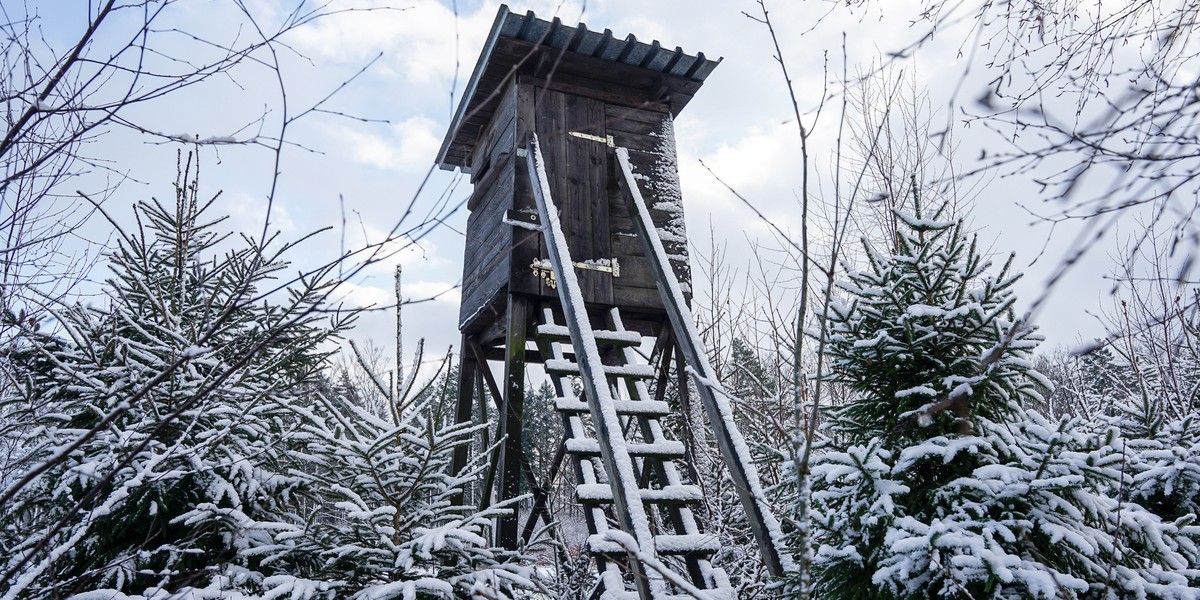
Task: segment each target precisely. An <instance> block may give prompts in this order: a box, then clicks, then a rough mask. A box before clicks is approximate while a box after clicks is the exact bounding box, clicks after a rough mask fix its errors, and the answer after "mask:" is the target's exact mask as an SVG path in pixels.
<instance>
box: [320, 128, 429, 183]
mask: <svg viewBox="0 0 1200 600" xmlns="http://www.w3.org/2000/svg"><path fill="white" fill-rule="evenodd" d="M441 129H442V125H441V124H439V123H437V122H435V121H434V120H433V119H430V118H428V117H424V116H417V117H412V118H410V119H406V120H404V121H401V122H399V123H395V124H393V125H392V126H390V127H388V128H387V129H386V131H385V133H384V134H382V135H381V134H379V133H375V132H372V131H367V130H366V129H362V128H352V127H338V128H337V129H336V131H335V133H334V135H335V136H336V137H339V138H341V139H340V140H339V142H338V143H339V145H341V146H344V147H346V148H347V150H346V153H347V154H349V155H350V156H352V157H353V158H354V160H355V161H357V162H360V163H363V164H368V165H372V166H375V167H379V168H381V169H397V170H402V171H416V170H420V171H424V170H425V169H428V168H429V165H430V164H432V163H433V158H434V157H435V156H437V151H438V148H439V147H441V143H442V138H441V135H440V134H441Z"/></svg>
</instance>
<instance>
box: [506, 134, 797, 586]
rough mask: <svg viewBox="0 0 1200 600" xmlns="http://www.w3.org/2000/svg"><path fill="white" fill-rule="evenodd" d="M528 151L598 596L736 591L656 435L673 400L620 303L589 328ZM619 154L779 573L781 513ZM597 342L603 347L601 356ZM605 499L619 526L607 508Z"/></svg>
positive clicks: (625, 186)
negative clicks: (558, 308)
mask: <svg viewBox="0 0 1200 600" xmlns="http://www.w3.org/2000/svg"><path fill="white" fill-rule="evenodd" d="M525 155H526V164H527V167H528V169H529V175H530V181H531V183H532V186H531V187H532V188H533V195H534V199H535V201H536V204H537V207H538V213H539V216H540V217H541V222H542V225H541V228H540V231H541V233H542V235H543V236H544V238H545V241H546V248H547V256H548V258H549V261H550V263H551V265H552V268H553V271H554V275H555V277H556V279H557V282H558V284H557V289H558V294H559V299H560V301H561V305H562V314H563V320H564V321H565V322H564V323H562V324H560V323H556V322H555V320H554V313H553V311H551V310H549V309H545V310H543V319H542V323H541V325H540V326H539V327H538V328H537V342H538V345H539V347H540V349H541V352H542V355H543V356H544V357H545V358H546V365H545V366H546V370H547V373H548V374H549V375H550V376H551V380H552V383H553V386H554V389H555V392H556V395H557V399H556V408H557V409H558V411H559V413H560V414H561V416H562V421H563V426H564V429H565V433H566V440H567V441H566V447H567V450H568V452H570V453H571V455H572V457H573V459H574V465H575V471H576V480H577V482H578V487H577V488H576V498H577V499H578V500H579V502H580V504H582V505H583V506H584V510H585V517H586V521H587V524H588V529H589V532H590V535H589V538H588V548H589V550H590V551H591V552H592V553H593V555H594V556H595V558H596V564H597V567H598V570H599V573H600V581H599V584H598V587H597V590H596V591H597V594H595V595H596V596H598V597H599V598H602V599H618V598H640V599H642V600H652V599H668V598H692V597H699V598H712V599H714V600H715V599H717V598H733V594H734V592H733V590H732V589H731V587H730V585H729V580H728V577H727V576H726V574H725V572H724V570H722V569H720V568H718V567H714V566H713V565H712V564H711V563H710V562H709V558H710V557H711V556H712V555H713V554H714V553H716V552H717V551H718V550H719V549H720V544H719V540H717V539H716V538H715V537H714V536H711V535H705V534H704V533H702V532H701V531H700V529H699V527H698V526H697V523H696V519H695V517H694V515H693V514H692V511H691V509H690V508H689V506H688V505H689V503H694V502H696V501H698V500H700V499H701V492H700V490H699V488H697V487H696V486H693V485H686V484H685V483H684V482H683V479H682V478H681V477H680V474H679V467H680V464H679V461H681V460H683V458H684V445H683V444H682V443H681V442H679V441H675V440H670V439H668V438H667V437H666V436H665V435H664V434H663V429H662V426H661V423H660V422H659V418H660V417H662V416H665V415H666V414H668V413H669V409H668V407H667V405H666V403H664V402H661V401H655V400H652V399H651V397H650V395H649V392H648V389H647V385H646V380H649V379H653V378H654V376H655V373H654V369H653V368H652V367H651V366H650V365H649V364H647V363H646V361H644V360H642V359H641V357H640V356H639V354H638V352H637V351H636V348H637V347H639V346H641V345H642V344H643V338H642V337H641V335H639V334H638V333H637V332H633V331H628V330H626V329H625V327H624V324H623V322H622V319H621V315H620V313H619V311H618V310H616V309H611V310H610V311H609V313H608V315H607V321H608V323H606V324H605V325H606V326H607V327H608V328H607V329H602V328H596V327H593V326H592V324H591V322H590V319H589V316H588V313H587V310H586V308H585V306H584V301H583V295H582V290H581V289H580V286H579V282H578V279H577V277H576V276H575V270H574V268H573V264H574V263H573V262H572V260H571V256H570V252H569V249H568V248H567V243H566V238H565V236H564V235H563V232H562V228H561V225H560V221H559V216H558V210H557V208H556V207H555V205H554V203H553V201H552V199H551V197H550V188H549V185H548V182H547V181H546V174H545V168H544V164H545V162H544V161H543V159H542V156H541V149H540V147H539V144H538V140H537V137H536V136H535V135H531V136H530V139H529V143H528V147H527V149H526V151H525ZM616 155H617V159H618V163H619V165H620V169H621V174H620V176H619V177H618V181H619V182H620V183H621V186H622V191H623V192H624V194H625V198H626V201H627V202H628V203H629V204H630V212H631V213H632V214H633V220H634V223H635V226H636V227H637V228H638V230H639V231H638V233H639V235H640V236H641V237H642V238H643V242H644V248H645V249H646V253H647V260H648V262H649V264H650V267H651V268H652V269H654V270H655V276H656V280H657V284H658V287H659V291H660V293H661V295H662V297H663V302H664V305H665V306H666V309H667V313H668V317H669V318H670V321H671V325H672V330H673V333H674V336H675V339H676V341H677V343H678V344H679V350H680V353H681V355H682V356H683V357H684V359H685V362H686V363H687V364H688V370H689V372H691V374H692V375H693V377H695V378H696V381H697V388H698V393H699V395H700V398H701V400H702V402H703V404H704V407H705V411H706V413H708V416H709V422H710V425H711V426H712V427H713V433H714V434H715V437H716V439H717V444H718V447H719V449H720V450H721V453H722V456H723V458H724V460H725V463H726V465H727V466H728V467H729V469H730V475H731V477H732V479H733V482H734V485H735V488H738V493H739V495H740V496H741V499H742V504H743V506H744V508H745V509H746V513H747V518H748V520H749V522H750V525H751V529H752V530H753V532H754V534H755V537H756V539H757V540H758V543H759V547H760V550H761V551H762V554H763V558H764V561H765V562H766V564H767V567H768V569H769V570H770V572H771V573H772V574H775V575H780V574H782V572H783V566H782V562H781V559H782V558H783V555H782V554H781V553H780V552H779V548H780V547H782V539H781V534H780V533H779V525H778V522H776V521H775V519H774V517H773V516H772V515H771V513H770V509H769V506H768V505H767V503H766V500H765V498H764V496H763V493H762V489H761V487H760V486H759V483H758V477H757V474H756V472H755V469H754V465H753V464H752V462H751V459H750V456H749V451H748V448H747V447H746V445H745V442H744V441H743V440H742V438H741V435H740V434H739V433H738V432H737V429H736V427H735V426H734V424H733V417H732V409H731V407H730V406H729V404H728V401H727V398H726V397H724V395H723V392H721V390H720V386H719V384H717V383H716V377H715V376H714V375H713V371H712V368H711V366H709V365H708V362H707V359H705V358H704V356H703V352H702V351H701V350H700V340H699V335H698V334H697V333H696V331H695V329H694V325H692V323H691V315H690V314H689V313H688V312H687V308H686V305H685V304H684V301H683V297H682V295H681V293H680V291H679V286H678V282H677V280H676V279H675V275H674V272H673V271H671V270H670V267H669V265H668V264H667V258H666V253H665V252H664V251H663V248H662V244H661V241H660V240H659V239H658V236H657V231H655V230H654V229H653V226H652V224H651V223H650V219H649V213H648V211H647V210H646V207H645V202H644V200H643V199H642V197H641V194H640V192H639V191H638V189H637V187H636V184H635V182H634V176H633V172H632V169H631V167H630V165H629V160H628V151H626V150H625V149H623V148H617V149H616ZM601 348H604V349H605V350H606V352H605V353H604V354H601ZM568 349H569V350H570V351H571V354H570V355H568ZM606 359H607V360H606ZM564 377H578V378H579V380H580V381H581V382H582V385H583V392H584V398H583V399H582V400H581V399H579V398H576V397H575V396H574V394H573V393H572V388H571V386H570V385H564V381H563V378H564ZM609 506H611V507H612V512H613V514H614V516H615V521H616V523H615V524H613V525H615V527H613V526H610V523H609V519H608V518H607V516H606V515H607V513H606V510H605V509H606V507H609ZM664 557H672V558H668V559H666V560H664ZM675 557H678V558H675ZM680 559H682V563H683V564H682V567H683V568H682V569H681V568H679V567H680V565H679V563H680Z"/></svg>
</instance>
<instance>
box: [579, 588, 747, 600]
mask: <svg viewBox="0 0 1200 600" xmlns="http://www.w3.org/2000/svg"><path fill="white" fill-rule="evenodd" d="M700 591H701V592H702V593H703V595H702V596H700V598H699V600H734V599H735V598H736V597H737V596H735V595H734V590H732V589H729V588H725V589H717V590H700ZM654 598H655V600H697V598H696V596H693V595H691V594H670V595H667V596H655V597H654ZM599 600H639V598H638V593H637V592H630V591H627V590H606V591H605V592H604V593H603V594H600V599H599Z"/></svg>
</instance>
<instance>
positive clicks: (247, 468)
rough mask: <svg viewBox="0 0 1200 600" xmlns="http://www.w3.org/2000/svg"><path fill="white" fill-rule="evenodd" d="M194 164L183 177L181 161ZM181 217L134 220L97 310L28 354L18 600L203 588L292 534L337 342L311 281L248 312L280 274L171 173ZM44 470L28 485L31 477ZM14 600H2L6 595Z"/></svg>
mask: <svg viewBox="0 0 1200 600" xmlns="http://www.w3.org/2000/svg"><path fill="white" fill-rule="evenodd" d="M189 166H190V164H189ZM175 196H176V197H175V202H174V205H173V206H171V205H166V206H164V205H163V204H161V203H159V202H158V201H154V202H148V203H140V204H138V205H137V206H135V215H136V217H137V222H138V229H137V231H135V232H133V233H132V234H127V235H121V236H120V237H119V238H118V243H117V247H116V249H114V250H113V252H112V253H111V255H110V261H111V263H110V264H111V269H112V272H113V277H112V278H111V279H109V280H108V281H107V282H106V285H105V288H104V296H105V299H106V301H107V302H106V306H102V307H86V306H81V305H76V306H71V307H67V308H64V309H62V310H59V311H56V317H57V325H58V327H59V330H58V331H56V332H54V333H44V334H42V335H41V337H40V338H37V339H36V340H35V343H34V350H32V351H31V354H33V355H34V356H36V358H37V360H38V361H40V362H38V363H36V364H34V365H33V366H32V367H31V368H32V369H33V372H32V374H31V381H30V385H29V388H28V395H29V399H28V405H29V406H36V407H38V408H37V410H36V411H32V412H31V414H29V415H28V417H29V418H30V419H31V420H34V421H35V422H36V423H37V425H38V426H37V428H35V429H33V430H31V431H30V432H29V434H28V435H29V436H31V440H36V442H33V441H31V443H29V444H27V447H30V448H32V450H31V451H30V453H29V454H28V455H27V456H25V457H24V464H26V465H27V466H28V467H29V468H30V469H42V472H41V473H40V475H38V476H37V477H34V478H33V479H32V480H31V481H30V484H29V485H26V486H24V487H23V488H22V489H21V490H20V491H19V493H17V494H16V496H15V497H14V498H13V499H12V502H11V504H9V505H7V506H6V507H5V508H6V509H5V511H4V514H2V515H0V520H2V522H3V535H4V538H5V539H4V547H5V549H6V550H7V552H6V555H5V557H4V559H3V560H4V561H5V569H6V570H9V571H15V572H16V573H19V576H18V577H16V578H15V579H10V580H7V581H5V582H4V583H3V584H0V585H3V589H4V591H6V592H7V593H8V596H12V597H29V598H42V597H50V596H53V597H61V596H66V595H70V594H71V593H73V592H80V591H86V590H93V589H112V590H117V591H124V592H137V593H141V592H142V591H144V590H155V589H161V590H165V591H169V592H173V591H177V590H181V589H185V588H203V587H205V586H208V585H210V584H211V583H212V582H213V581H214V578H215V577H217V576H218V575H219V574H221V573H222V572H223V569H224V567H226V566H227V565H231V564H239V565H242V566H243V567H245V568H248V569H251V570H252V571H257V570H258V569H259V568H260V567H262V565H261V564H260V563H261V559H260V555H259V554H258V553H259V551H260V550H261V549H262V548H265V547H270V546H272V545H273V544H274V540H273V534H274V532H275V530H276V529H277V528H279V527H281V526H283V524H285V523H287V522H289V521H291V520H292V517H291V515H290V514H289V511H288V507H289V505H290V504H291V501H292V499H293V496H294V495H295V494H297V493H300V492H301V491H302V490H301V489H300V488H301V484H302V482H301V481H300V480H299V479H298V478H297V477H295V476H294V475H292V474H291V472H292V471H293V470H294V468H295V466H296V464H297V463H296V461H295V460H294V459H293V457H292V456H291V455H290V454H289V453H288V447H289V438H290V437H291V436H292V435H293V434H294V432H295V428H296V426H297V424H298V421H297V419H296V418H295V417H294V416H293V413H292V411H291V410H290V408H289V407H290V405H292V404H295V403H302V402H305V401H306V400H305V397H306V396H307V395H308V393H309V392H310V390H311V388H312V385H313V384H314V382H315V381H317V379H318V376H319V374H320V372H321V369H322V368H323V364H324V362H323V358H324V356H323V354H324V352H325V351H324V350H322V344H323V343H325V342H326V341H327V340H329V339H330V338H331V337H332V336H333V335H334V334H335V332H336V331H337V326H338V325H339V324H337V323H335V324H334V327H332V328H331V327H328V326H326V325H325V324H324V323H322V322H321V321H323V320H324V319H325V318H326V317H324V316H321V313H318V312H315V311H314V310H313V309H314V308H315V307H316V306H317V305H318V304H319V302H320V301H321V298H322V292H323V288H322V287H321V286H320V285H318V284H310V285H302V286H300V287H298V288H294V289H292V290H290V296H289V297H288V298H287V299H286V301H285V302H284V303H283V304H273V303H270V302H267V301H264V300H260V299H259V294H261V293H263V292H264V291H265V289H268V288H269V286H274V285H276V283H275V281H274V279H275V277H276V275H277V274H278V273H279V271H280V270H281V269H283V268H284V267H285V264H284V263H282V262H280V261H279V260H278V257H277V255H275V256H268V255H264V254H263V252H262V251H261V248H259V247H257V246H256V245H254V244H249V243H247V244H246V245H245V246H243V247H241V248H235V249H230V250H228V251H226V252H225V253H224V254H223V255H216V256H214V255H215V254H216V252H217V248H218V247H219V246H221V245H224V244H225V243H226V242H227V241H228V240H226V238H225V237H223V236H221V235H219V234H218V233H217V232H216V231H215V229H214V225H215V223H216V222H206V221H203V219H204V218H205V216H204V215H205V209H207V208H208V207H209V206H211V202H212V201H211V200H210V201H209V202H208V203H202V202H201V201H200V200H199V198H198V184H197V181H196V179H194V178H189V176H188V169H187V168H183V169H181V173H180V179H179V183H177V184H176V194H175ZM36 472H37V471H32V473H36ZM6 597H7V596H6Z"/></svg>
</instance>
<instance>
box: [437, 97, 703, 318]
mask: <svg viewBox="0 0 1200 600" xmlns="http://www.w3.org/2000/svg"><path fill="white" fill-rule="evenodd" d="M539 83H540V82H539V81H537V80H530V79H528V78H524V79H521V78H519V79H518V80H517V82H516V83H515V84H511V85H509V86H508V88H507V89H506V91H505V93H504V94H503V96H502V97H501V98H500V100H499V106H498V108H497V111H496V113H495V118H493V120H492V121H491V122H490V124H489V125H488V127H487V128H486V129H485V130H484V132H483V134H482V135H481V138H480V140H479V143H478V144H477V145H476V147H475V148H476V151H475V154H474V155H473V156H472V157H471V165H472V168H473V172H474V174H475V176H474V177H475V179H474V183H475V185H476V190H475V192H474V195H473V197H472V199H471V201H470V202H469V204H468V206H469V208H470V210H471V214H470V217H469V218H468V220H467V232H466V236H467V248H466V253H465V261H464V263H465V264H464V269H463V295H462V307H461V309H460V321H459V324H460V328H461V329H463V330H467V331H470V330H477V329H480V328H483V327H485V326H487V325H490V324H491V323H493V322H494V321H495V320H496V319H498V318H500V315H501V314H502V310H500V308H501V306H500V305H501V304H502V303H503V301H504V294H505V293H506V292H512V293H518V294H525V295H530V296H540V297H546V298H556V297H557V291H556V290H554V289H552V288H550V287H549V286H548V285H546V284H545V282H544V281H543V280H542V278H540V277H537V276H535V275H534V271H533V269H532V268H531V266H532V264H533V263H534V262H535V261H536V260H539V259H545V258H546V249H545V244H544V241H543V240H542V238H541V236H540V235H539V234H537V233H536V232H533V231H529V230H526V229H521V228H515V227H513V226H510V225H505V224H503V219H504V214H505V212H506V211H508V210H516V211H529V212H536V208H535V207H534V203H533V195H532V193H531V190H530V182H529V177H528V173H527V170H526V167H525V159H524V158H516V157H515V152H516V148H517V146H521V147H523V146H524V145H525V140H526V139H528V135H529V133H530V132H536V133H537V136H538V139H539V140H540V141H541V146H542V155H543V157H544V159H545V161H546V172H547V176H548V178H549V185H550V190H551V196H552V198H553V199H554V202H555V204H556V205H557V206H558V209H559V212H560V215H561V218H562V223H561V225H562V228H563V232H564V233H565V234H566V237H567V241H568V245H569V247H570V252H571V257H572V259H574V260H575V261H577V262H582V261H588V260H606V259H607V260H613V259H615V260H616V261H617V262H618V263H619V264H620V276H619V277H613V276H612V275H611V274H609V273H603V272H598V271H592V270H586V269H577V270H576V273H577V275H578V277H579V280H580V283H581V285H582V287H583V293H584V300H585V301H587V302H589V303H591V304H594V305H601V306H613V305H616V306H620V307H622V308H626V309H632V310H633V311H635V312H638V313H642V314H644V315H650V316H653V315H655V314H658V313H660V312H662V301H661V299H660V298H659V294H658V290H657V287H656V285H655V281H654V278H653V276H652V274H651V273H650V270H649V268H648V265H647V262H646V258H645V256H644V255H643V250H642V242H641V241H640V240H639V239H637V237H636V234H634V231H633V223H632V221H631V220H630V218H629V211H628V209H627V208H626V207H625V201H624V199H623V198H622V197H621V195H620V191H619V188H618V186H617V183H616V177H617V167H616V160H615V157H614V155H613V153H612V149H611V148H609V147H608V146H607V145H606V144H604V143H603V142H598V141H596V140H594V139H589V138H584V137H579V136H576V135H572V133H578V134H585V135H588V136H595V137H597V138H601V139H603V138H604V137H605V136H609V135H611V136H612V137H613V139H614V142H615V143H616V145H618V146H623V147H626V148H629V149H630V155H631V162H632V163H633V167H634V169H635V171H636V172H637V174H638V187H639V189H640V190H641V192H642V194H643V196H644V197H645V199H646V201H647V203H648V204H649V208H650V212H651V217H652V218H653V220H654V224H655V227H656V228H657V229H658V230H659V232H660V235H661V237H662V238H663V242H664V247H665V248H666V250H667V253H668V254H669V255H670V257H671V264H672V267H673V268H674V269H675V272H676V275H677V276H678V277H679V279H680V281H681V282H682V283H683V284H684V288H683V289H684V292H685V294H687V295H688V296H689V297H690V293H691V290H690V287H689V286H690V283H691V277H690V270H689V267H688V255H687V242H686V232H685V229H684V223H683V209H682V203H681V202H680V197H679V176H678V169H677V164H676V158H675V145H674V135H673V133H672V129H671V117H670V113H669V111H668V107H667V106H666V105H650V106H649V107H643V108H634V107H630V106H628V104H629V103H628V102H622V103H613V102H606V101H605V100H604V99H600V98H596V97H587V96H582V95H578V94H573V93H567V92H564V91H560V90H557V89H547V88H545V87H541V86H539V85H537V84H539Z"/></svg>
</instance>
